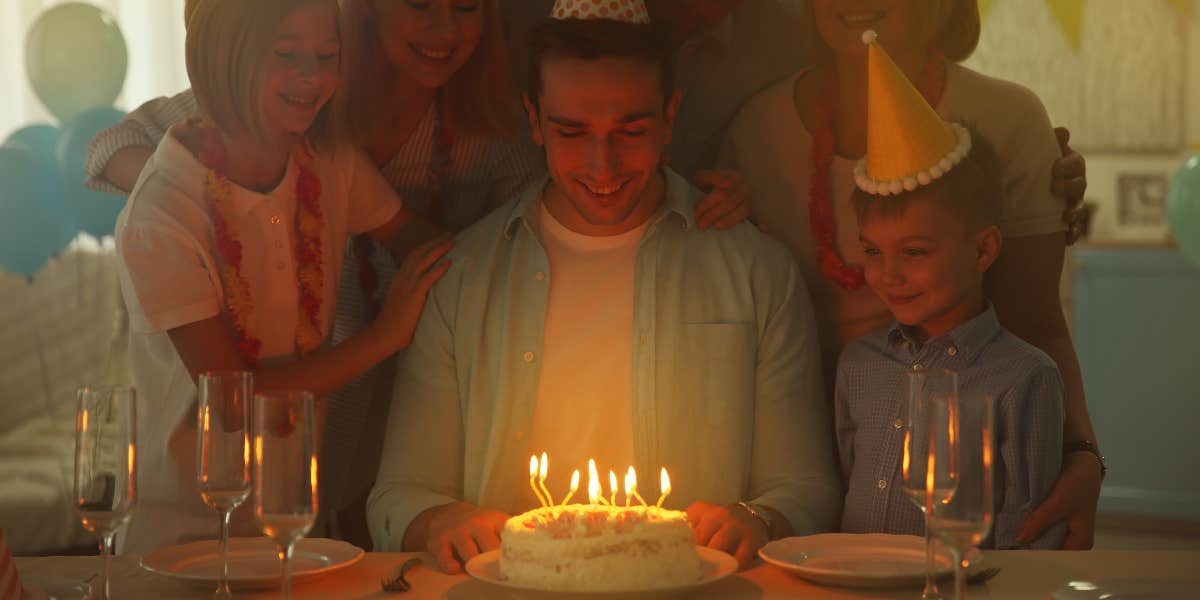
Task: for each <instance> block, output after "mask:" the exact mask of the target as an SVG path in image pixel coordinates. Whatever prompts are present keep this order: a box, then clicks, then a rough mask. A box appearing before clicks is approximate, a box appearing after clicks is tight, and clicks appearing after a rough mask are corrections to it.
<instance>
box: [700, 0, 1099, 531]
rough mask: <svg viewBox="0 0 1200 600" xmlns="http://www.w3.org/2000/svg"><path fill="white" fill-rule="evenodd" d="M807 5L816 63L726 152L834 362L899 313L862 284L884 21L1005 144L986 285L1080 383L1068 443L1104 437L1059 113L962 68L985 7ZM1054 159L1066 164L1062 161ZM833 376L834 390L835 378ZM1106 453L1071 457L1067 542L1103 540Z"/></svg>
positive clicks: (771, 100) (952, 116)
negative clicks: (865, 187) (1059, 192)
mask: <svg viewBox="0 0 1200 600" xmlns="http://www.w3.org/2000/svg"><path fill="white" fill-rule="evenodd" d="M805 10H806V12H807V15H806V16H807V18H808V23H809V24H810V31H808V32H807V35H806V36H805V39H809V40H811V41H812V42H813V46H814V48H813V51H814V56H815V58H816V59H817V65H816V67H815V68H812V69H806V70H803V71H801V72H799V73H797V74H795V75H794V76H792V77H789V78H787V79H785V80H783V81H781V82H779V83H777V84H775V85H773V86H771V87H769V88H767V89H766V90H764V91H762V92H760V93H759V94H758V95H757V96H755V97H754V98H752V99H751V100H750V101H749V102H748V103H747V104H746V105H745V106H744V107H743V108H742V110H741V112H740V113H739V114H738V116H737V117H736V118H735V120H734V123H733V125H732V126H731V128H730V135H729V138H728V140H727V144H726V148H725V150H724V152H723V153H724V161H725V163H726V166H730V167H732V168H735V169H739V170H740V171H741V172H742V174H743V175H744V176H745V177H746V180H747V181H748V182H749V183H750V185H751V186H752V187H753V188H754V189H755V192H756V193H755V197H754V205H753V207H752V212H753V213H754V216H755V218H756V220H758V222H760V223H763V224H765V225H767V227H768V228H769V230H770V231H771V233H772V234H774V235H775V236H776V237H778V238H779V239H780V241H782V242H783V243H784V244H785V245H786V246H788V247H789V248H790V249H791V250H792V253H793V255H794V256H795V257H796V260H797V261H798V262H799V263H800V265H801V269H802V270H803V271H804V274H805V279H806V280H807V282H808V286H809V290H811V292H812V294H813V304H814V307H815V308H816V312H817V322H818V327H819V328H820V330H821V332H820V333H821V342H822V344H821V345H822V351H823V355H824V358H825V365H826V368H827V370H829V369H832V367H833V365H835V364H836V361H837V356H838V354H839V353H840V351H841V349H842V347H843V346H844V345H845V343H846V342H847V341H849V340H851V339H854V338H856V337H858V336H860V335H862V334H864V333H866V332H868V331H872V330H874V329H877V328H879V327H881V326H883V325H885V324H886V323H887V322H888V320H889V319H890V316H889V313H888V310H887V307H886V306H885V305H884V304H883V302H881V301H880V300H879V299H878V298H877V297H876V296H875V295H874V294H872V293H871V291H870V290H869V289H868V288H867V287H866V286H865V285H863V276H862V270H861V267H860V265H862V264H864V262H865V257H864V255H863V251H862V248H861V246H860V244H859V241H858V240H859V238H858V229H857V227H856V226H855V219H854V215H853V211H852V208H851V205H850V192H851V191H852V190H853V189H854V177H853V169H854V165H855V162H856V161H857V160H858V159H859V157H861V156H863V155H864V154H865V153H866V143H867V136H866V121H867V110H866V98H867V94H866V73H867V69H866V62H865V61H866V46H864V44H863V43H862V40H861V38H862V34H863V32H864V31H865V30H867V29H874V30H875V31H876V32H878V34H879V40H880V43H881V44H883V46H884V47H885V48H886V49H887V51H888V52H889V54H891V56H892V58H893V59H894V60H895V62H896V63H897V64H898V65H899V66H900V68H901V69H902V70H903V71H904V73H905V75H907V77H908V78H909V79H910V80H911V81H913V82H914V83H915V85H916V87H917V88H918V90H920V91H921V93H922V94H923V95H924V96H925V98H926V99H927V100H928V101H929V103H930V105H932V106H933V107H934V109H935V110H936V111H937V112H938V114H940V115H941V116H942V117H943V118H944V119H946V120H950V121H957V122H960V123H964V124H967V125H969V126H971V127H973V128H975V129H976V130H978V131H979V132H980V134H981V135H982V136H983V138H984V139H986V140H987V141H989V142H990V143H991V145H992V146H993V147H994V148H995V149H996V152H997V154H998V158H999V161H1000V167H1001V176H1002V180H1003V199H1002V212H1001V217H1000V222H999V226H1000V229H1001V231H1002V232H1003V233H1004V237H1005V248H1004V251H1003V252H1002V253H1001V255H1000V258H999V259H998V260H997V262H996V263H995V265H994V266H993V267H992V268H991V269H990V270H989V271H988V273H987V277H986V279H985V289H986V293H987V294H988V297H989V298H990V300H991V301H992V302H993V303H994V305H995V307H996V312H997V314H998V315H999V318H1000V321H1001V324H1002V325H1003V326H1004V327H1006V328H1008V329H1009V330H1011V331H1012V332H1013V333H1014V334H1016V335H1018V336H1019V337H1021V338H1022V339H1024V340H1026V341H1028V342H1029V343H1032V344H1033V345H1035V346H1037V347H1038V348H1040V349H1042V350H1043V351H1045V352H1046V353H1047V354H1049V355H1050V356H1051V357H1052V358H1054V360H1055V362H1056V363H1057V364H1058V367H1059V370H1060V371H1061V372H1062V375H1063V379H1064V381H1065V383H1066V388H1067V397H1066V408H1067V410H1066V414H1067V417H1066V424H1065V427H1064V435H1063V439H1064V440H1067V441H1068V442H1070V441H1080V442H1082V441H1085V440H1092V442H1089V443H1093V442H1094V439H1095V438H1094V434H1093V433H1092V427H1091V422H1090V419H1089V418H1088V414H1087V407H1086V404H1085V402H1084V398H1083V387H1082V380H1081V378H1080V374H1079V365H1078V360H1077V358H1076V356H1075V349H1074V346H1073V345H1072V342H1071V339H1070V336H1069V335H1068V332H1067V327H1066V321H1065V319H1064V317H1063V313H1062V307H1061V305H1060V301H1059V295H1058V280H1059V274H1060V273H1061V272H1062V265H1063V255H1064V250H1065V241H1066V238H1065V236H1064V223H1063V221H1062V215H1063V212H1064V207H1065V203H1064V199H1063V198H1061V197H1057V196H1055V195H1053V194H1052V192H1051V189H1052V182H1051V179H1052V176H1051V171H1052V165H1054V163H1055V162H1056V160H1059V162H1065V160H1066V159H1059V151H1060V149H1059V147H1058V145H1057V143H1056V140H1055V133H1054V132H1053V131H1052V129H1051V127H1050V121H1049V118H1048V117H1047V115H1046V110H1045V108H1044V107H1043V106H1042V103H1041V102H1040V101H1039V100H1038V98H1037V97H1036V96H1035V95H1034V94H1033V93H1031V92H1030V91H1029V90H1027V89H1025V88H1022V87H1021V86H1018V85H1016V84H1013V83H1011V82H1007V81H1000V80H997V79H993V78H990V77H986V76H984V75H981V74H979V73H976V72H974V71H971V70H970V69H967V68H966V67H963V66H962V65H960V64H958V63H959V62H960V61H962V60H965V59H966V58H967V57H968V56H969V55H970V54H971V52H972V51H973V50H974V49H975V45H976V43H977V42H978V39H979V32H980V22H979V10H978V5H977V3H976V2H975V0H939V1H936V2H934V1H928V2H927V1H924V0H922V1H917V0H872V1H869V2H856V3H854V4H853V6H848V5H847V3H841V2H836V1H835V0H809V1H808V2H806V3H805ZM1054 166H1055V167H1056V169H1055V170H1056V171H1059V172H1061V165H1054ZM1074 175H1075V174H1073V173H1072V174H1067V175H1066V179H1068V180H1069V179H1070V178H1071V177H1073V176H1074ZM1055 184H1059V185H1061V182H1058V181H1056V182H1055ZM826 381H827V383H830V384H832V381H833V379H832V376H831V375H830V376H827V378H826ZM830 387H832V386H830ZM1096 458H1097V457H1096V456H1088V455H1087V454H1086V453H1074V454H1072V455H1068V456H1064V460H1063V464H1064V470H1063V474H1062V476H1061V477H1060V479H1059V482H1058V484H1056V492H1064V493H1065V497H1063V498H1056V497H1055V496H1052V497H1051V499H1052V500H1055V502H1054V504H1056V505H1060V506H1067V507H1070V509H1069V510H1068V512H1069V516H1070V517H1071V523H1070V528H1071V536H1070V538H1068V546H1070V545H1071V544H1073V543H1074V544H1078V545H1080V546H1082V545H1089V546H1090V539H1091V534H1092V532H1091V529H1092V518H1093V517H1094V515H1095V507H1096V500H1097V498H1098V496H1099V484H1100V474H1101V470H1100V463H1099V461H1098V460H1096ZM1047 504H1050V503H1049V502H1048V503H1047ZM1056 520H1057V519H1056ZM1029 533H1034V532H1032V531H1031V532H1029ZM1031 537H1036V535H1033V536H1029V537H1027V539H1031Z"/></svg>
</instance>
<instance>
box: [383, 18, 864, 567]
mask: <svg viewBox="0 0 1200 600" xmlns="http://www.w3.org/2000/svg"><path fill="white" fill-rule="evenodd" d="M666 38H667V36H665V35H664V34H663V32H662V30H660V29H659V28H657V27H656V26H653V25H649V24H638V23H628V22H618V21H613V20H607V19H593V20H578V19H564V20H551V19H547V20H545V21H543V22H541V23H540V24H539V25H538V26H537V27H536V28H535V30H534V31H533V33H532V36H531V44H532V52H531V65H530V67H531V68H530V73H531V74H532V77H531V81H530V92H529V95H528V96H527V97H526V99H525V107H526V110H527V112H528V115H529V120H530V124H531V126H532V128H533V135H534V140H535V141H536V142H537V143H538V144H540V145H542V146H543V147H544V148H545V151H546V158H547V164H548V167H549V175H548V177H546V178H544V179H543V180H542V181H540V182H538V183H536V184H535V185H533V186H531V187H530V188H528V189H527V190H526V191H525V192H524V193H523V194H522V195H521V196H520V197H519V198H517V199H515V201H514V202H512V203H509V204H508V205H506V206H505V207H503V208H501V209H500V210H499V211H497V212H495V213H493V214H492V215H490V216H488V217H486V218H485V219H484V220H483V221H481V222H480V223H478V224H477V225H475V226H474V227H472V228H470V229H468V230H467V231H465V232H464V233H463V234H462V235H461V236H460V237H459V239H458V240H457V242H456V246H455V250H454V254H453V256H452V258H451V260H452V266H451V268H450V271H449V273H448V274H447V275H446V276H445V277H444V278H443V279H442V281H441V282H439V283H438V285H437V286H436V287H435V288H434V290H433V291H432V292H431V296H430V299H429V301H428V304H427V308H426V310H425V312H424V314H423V315H422V319H421V323H420V325H419V326H418V329H417V332H416V334H415V338H414V340H413V342H412V345H411V346H410V348H409V350H408V352H407V353H406V356H405V360H404V364H403V366H402V367H401V369H400V373H399V374H398V376H397V382H396V390H395V393H394V396H393V404H392V410H391V415H390V417H389V423H388V435H387V441H386V446H385V448H384V453H383V463H382V466H381V468H380V473H379V477H378V479H377V481H376V487H375V489H374V490H373V492H372V494H371V498H370V500H369V503H368V512H369V519H370V523H371V529H372V536H373V537H374V541H375V544H376V548H377V549H380V550H392V551H395V550H401V549H403V550H428V551H430V552H432V553H433V554H434V555H436V556H437V558H438V561H439V564H440V565H441V566H442V568H443V569H446V570H448V571H455V570H457V569H458V568H460V567H461V564H462V562H465V561H466V560H468V559H470V558H471V557H472V556H474V555H475V554H477V553H479V552H481V551H487V550H491V549H494V548H496V547H497V546H498V544H499V538H498V535H499V531H500V530H501V527H502V526H503V524H504V521H505V519H507V518H508V516H509V514H510V513H514V512H523V511H525V510H528V509H530V508H533V507H535V506H537V501H536V500H535V499H534V496H533V494H532V493H531V492H530V490H529V488H528V486H527V485H526V483H527V475H528V472H527V471H526V467H527V465H528V464H529V456H530V455H531V454H535V453H538V454H540V453H541V452H542V451H546V452H548V454H549V456H550V462H551V465H550V466H551V468H550V475H549V478H548V479H547V486H548V487H549V488H550V489H551V490H553V495H555V496H558V497H561V495H562V494H563V493H564V492H565V491H566V490H567V487H568V480H569V476H570V474H571V471H572V470H573V469H581V470H582V469H584V467H585V465H586V463H587V459H588V458H593V457H594V458H596V459H597V463H598V464H599V466H600V467H601V469H605V470H609V469H610V470H613V471H616V472H618V473H622V472H624V471H625V470H626V468H627V467H628V466H629V465H633V466H635V467H636V468H637V471H638V472H640V473H643V474H644V476H643V477H644V478H643V485H642V486H641V489H643V490H655V489H656V486H655V485H654V481H655V480H656V478H655V477H654V476H653V474H656V473H657V472H658V468H659V467H660V466H665V467H666V468H667V469H668V470H669V471H670V473H671V476H672V477H671V481H672V485H673V492H672V494H671V496H670V497H669V498H668V499H667V504H666V505H667V506H668V507H672V508H687V510H688V515H689V519H690V521H691V522H692V525H693V527H694V529H695V532H696V537H697V542H698V543H700V544H704V545H708V546H711V547H715V548H719V549H722V550H725V551H727V552H729V553H730V554H734V555H736V556H737V558H738V559H739V560H740V561H741V562H742V564H743V565H744V564H746V563H747V562H749V561H750V560H752V558H753V556H754V553H755V552H756V551H757V549H758V548H759V547H760V546H762V544H764V543H765V542H766V541H767V540H768V539H772V538H778V537H782V536H786V535H791V534H793V533H797V534H807V533H814V532H818V531H823V530H828V529H830V528H832V527H833V526H834V524H835V519H836V515H837V512H838V510H839V508H840V501H841V490H840V483H839V480H838V478H837V475H836V473H835V468H834V460H833V454H832V445H831V444H832V442H831V439H830V437H831V436H830V421H829V415H828V409H827V408H826V406H827V405H826V402H825V401H824V399H823V396H822V390H821V380H820V377H821V369H820V365H819V364H818V361H819V358H818V354H817V347H816V330H815V328H814V325H813V317H812V309H811V306H810V304H809V300H808V294H807V292H806V290H805V288H804V284H803V280H802V278H801V277H800V274H799V273H798V271H797V269H796V267H795V266H794V263H793V262H792V260H791V258H790V256H789V255H788V254H787V252H786V250H784V248H783V247H782V246H780V245H778V244H777V243H775V242H774V241H772V240H770V239H769V238H767V237H766V236H764V235H762V234H760V233H759V232H758V231H757V230H756V229H755V228H754V227H753V226H750V225H745V224H743V225H739V226H737V227H735V228H733V229H730V230H727V231H718V232H702V231H700V230H699V229H698V228H697V227H696V221H695V217H694V208H695V205H696V203H697V201H698V200H699V198H700V195H701V194H700V192H699V191H698V190H696V189H694V188H692V187H691V186H690V185H689V184H688V183H687V182H686V181H685V180H684V179H683V178H682V177H680V176H679V175H677V174H676V173H674V172H673V171H671V170H670V169H667V168H663V167H662V166H661V164H662V155H663V150H664V147H665V146H666V144H668V143H669V142H670V139H671V125H672V122H673V120H674V117H675V113H676V110H677V107H678V104H679V96H678V94H677V93H675V91H674V90H673V78H672V77H671V62H670V58H669V55H670V48H669V45H668V42H667V41H666Z"/></svg>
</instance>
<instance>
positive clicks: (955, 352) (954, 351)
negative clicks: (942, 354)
mask: <svg viewBox="0 0 1200 600" xmlns="http://www.w3.org/2000/svg"><path fill="white" fill-rule="evenodd" d="M946 354H949V355H950V356H958V348H955V347H954V346H950V347H949V348H946Z"/></svg>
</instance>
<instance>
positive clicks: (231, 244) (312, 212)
mask: <svg viewBox="0 0 1200 600" xmlns="http://www.w3.org/2000/svg"><path fill="white" fill-rule="evenodd" d="M189 125H190V126H191V128H192V130H193V131H194V132H195V133H196V134H198V135H199V136H200V137H201V145H200V148H201V149H200V153H199V159H200V162H201V164H203V165H204V167H205V168H206V169H208V173H207V175H206V177H205V193H206V196H207V198H208V209H209V214H210V216H211V218H212V222H213V233H214V236H215V237H216V244H217V253H218V255H219V263H220V264H219V269H220V274H221V283H222V284H223V285H224V287H225V306H226V308H227V310H228V311H229V316H230V319H231V320H232V322H233V329H234V332H235V334H236V335H237V338H238V339H237V347H238V351H239V352H241V354H242V356H243V357H244V358H245V359H246V362H247V363H249V364H250V366H252V367H255V366H258V355H259V352H260V351H261V350H262V340H260V339H258V337H257V336H255V335H254V331H253V329H252V327H251V315H252V314H253V312H254V301H253V299H252V298H251V296H250V286H249V284H248V282H247V281H246V276H245V275H244V274H243V273H242V243H241V242H240V241H238V239H237V237H236V236H235V235H234V233H233V231H232V229H231V228H230V225H229V224H230V223H231V222H232V220H233V219H232V215H233V214H234V208H233V205H232V190H231V188H232V185H233V184H232V183H230V181H229V178H228V177H227V176H226V169H227V165H228V157H227V155H226V153H225V147H224V145H223V144H222V143H221V140H220V137H219V136H218V135H217V132H216V129H215V128H214V127H213V125H212V124H211V123H208V122H205V121H196V120H193V121H191V122H189ZM291 157H292V159H293V160H295V161H296V165H297V166H298V167H299V170H300V173H299V176H298V177H297V179H296V188H295V194H296V239H297V240H298V243H297V244H296V279H297V281H298V284H299V286H298V287H299V294H300V298H299V308H300V310H299V311H297V317H296V340H295V347H296V355H297V356H298V357H299V356H304V354H306V353H308V352H310V351H312V350H314V349H316V348H317V346H320V345H321V288H322V286H323V285H324V282H325V279H324V275H323V273H322V269H321V259H322V252H321V233H322V232H323V231H324V229H325V219H324V216H323V214H322V211H321V180H320V179H319V178H317V176H316V174H314V173H313V171H312V153H311V152H310V151H309V149H308V147H307V146H306V145H305V144H303V143H296V144H295V145H294V146H293V148H292V152H291Z"/></svg>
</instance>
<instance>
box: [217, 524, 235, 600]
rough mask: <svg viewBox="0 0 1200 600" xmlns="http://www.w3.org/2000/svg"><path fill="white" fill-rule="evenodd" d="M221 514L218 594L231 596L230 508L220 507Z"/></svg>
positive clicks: (226, 596)
mask: <svg viewBox="0 0 1200 600" xmlns="http://www.w3.org/2000/svg"><path fill="white" fill-rule="evenodd" d="M217 512H219V513H220V514H221V541H220V547H221V583H220V585H218V586H217V596H218V597H220V598H229V597H230V596H231V595H232V594H231V593H230V591H229V510H227V509H218V511H217Z"/></svg>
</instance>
